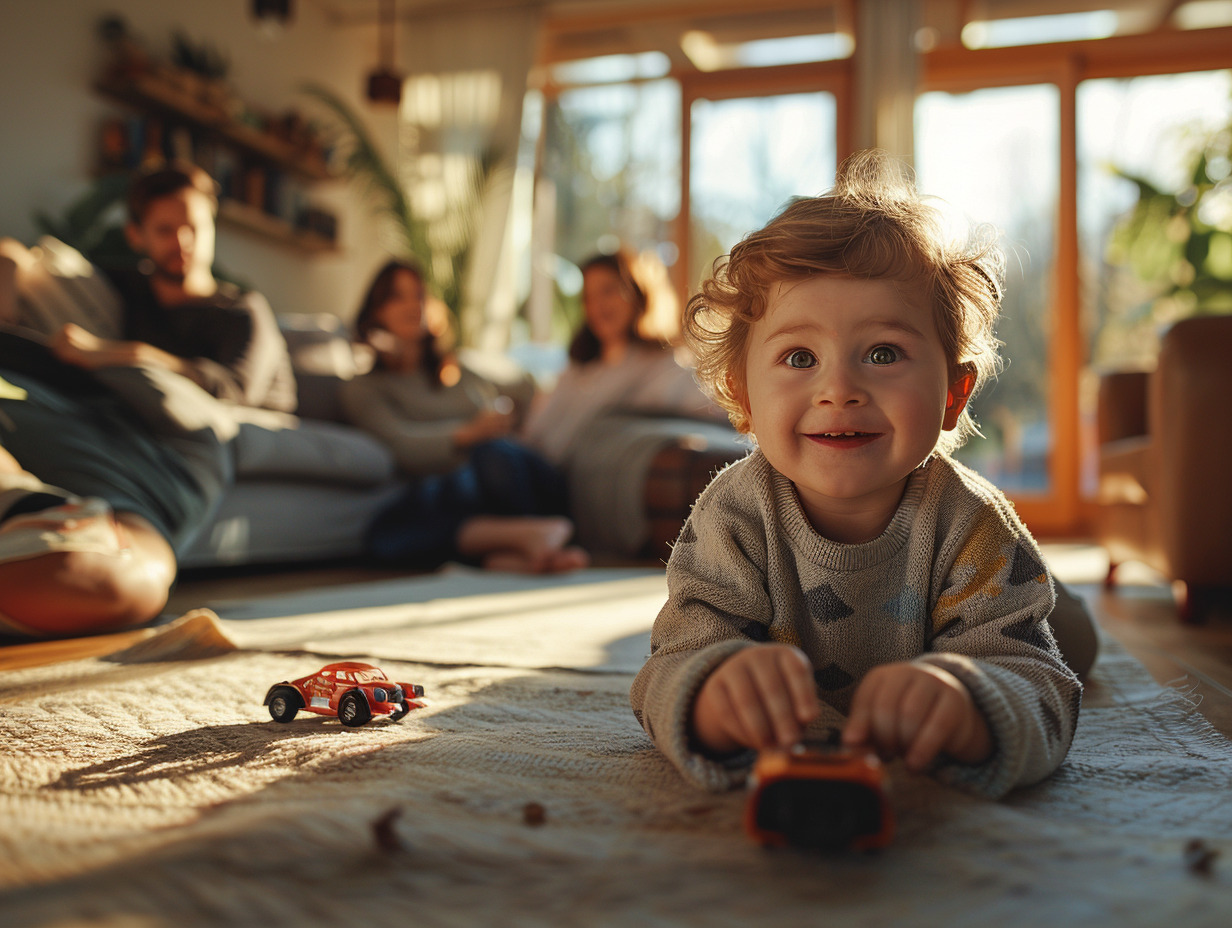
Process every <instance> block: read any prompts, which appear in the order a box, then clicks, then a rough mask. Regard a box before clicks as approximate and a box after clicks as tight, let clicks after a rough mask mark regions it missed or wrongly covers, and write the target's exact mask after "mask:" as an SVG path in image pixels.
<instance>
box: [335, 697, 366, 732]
mask: <svg viewBox="0 0 1232 928" xmlns="http://www.w3.org/2000/svg"><path fill="white" fill-rule="evenodd" d="M370 718H372V710H371V709H369V708H368V700H366V699H364V694H363V693H361V692H359V691H358V690H351V691H350V692H349V693H344V694H343V695H342V698H341V699H340V700H338V721H339V722H341V723H342V724H343V725H345V726H346V727H347V728H359V726H361V725H364V724H367V722H368V720H369V719H370Z"/></svg>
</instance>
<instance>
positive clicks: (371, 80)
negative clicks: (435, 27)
mask: <svg viewBox="0 0 1232 928" xmlns="http://www.w3.org/2000/svg"><path fill="white" fill-rule="evenodd" d="M380 2H381V20H380V23H379V25H378V27H377V33H378V36H379V39H380V46H381V48H380V52H381V61H380V64H379V65H378V66H377V69H376V70H375V71H373V72H372V73H371V74H369V75H368V99H369V100H371V101H372V102H373V103H389V104H392V105H394V106H397V105H398V104H399V103H401V102H402V75H401V74H399V73H398V72H397V71H395V70H394V38H395V33H394V26H395V22H396V20H397V13H396V10H395V8H394V0H380Z"/></svg>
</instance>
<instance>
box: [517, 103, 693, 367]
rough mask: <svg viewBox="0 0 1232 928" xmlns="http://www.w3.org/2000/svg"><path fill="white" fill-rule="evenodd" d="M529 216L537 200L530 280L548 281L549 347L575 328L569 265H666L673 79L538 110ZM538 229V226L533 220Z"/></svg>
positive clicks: (675, 122)
mask: <svg viewBox="0 0 1232 928" xmlns="http://www.w3.org/2000/svg"><path fill="white" fill-rule="evenodd" d="M545 118H546V126H545V132H544V156H543V166H542V171H541V174H540V177H541V179H542V181H543V183H542V184H541V185H540V189H539V190H537V191H536V201H537V205H536V209H537V210H538V209H540V208H541V207H540V205H539V204H540V203H541V202H542V201H543V200H544V197H545V196H546V197H547V199H548V202H549V203H553V204H554V206H549V207H548V209H547V210H546V212H547V214H548V215H547V222H546V228H544V227H542V226H541V228H540V231H539V232H538V233H537V234H539V235H541V239H540V241H541V243H542V244H540V245H537V246H536V258H535V261H536V272H537V273H540V274H543V275H546V276H548V277H549V278H551V279H552V280H553V281H554V284H553V285H552V287H551V289H552V290H553V291H554V295H553V296H552V297H551V299H552V301H553V305H552V308H551V311H550V313H551V317H552V321H551V326H552V329H553V340H554V341H557V342H559V343H561V344H564V343H565V342H566V341H567V340H568V338H569V336H570V335H571V334H572V332H573V331H574V329H575V328H576V326H577V325H578V323H579V322H580V320H581V312H582V311H581V303H580V291H581V286H582V279H581V274H580V273H579V272H578V269H577V265H579V264H580V263H581V262H583V261H585V260H586V259H587V258H588V257H590V256H591V255H593V254H595V253H596V252H600V251H602V252H613V251H615V250H616V248H617V247H619V246H623V247H625V248H627V249H628V250H630V251H632V252H634V253H639V254H646V255H648V256H654V257H657V258H658V260H659V263H661V264H663V265H669V266H670V265H672V264H674V263H675V261H676V257H677V248H676V245H675V242H674V240H673V227H672V224H673V222H674V220H675V218H676V216H677V214H678V213H679V212H680V85H679V84H678V83H677V82H676V81H674V80H660V81H650V82H647V83H631V84H613V85H608V86H599V87H584V88H578V89H575V90H569V91H566V92H563V93H562V94H561V95H560V96H559V98H557V99H556V100H554V101H552V102H551V103H549V104H548V106H547V111H546V117H545ZM537 222H538V220H537Z"/></svg>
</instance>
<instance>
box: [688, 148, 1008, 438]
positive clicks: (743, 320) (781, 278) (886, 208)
mask: <svg viewBox="0 0 1232 928" xmlns="http://www.w3.org/2000/svg"><path fill="white" fill-rule="evenodd" d="M1004 269H1005V257H1004V254H1003V253H1002V251H1001V249H1000V248H999V247H998V245H997V243H996V233H995V230H993V229H992V228H991V227H988V226H981V227H978V228H976V229H973V230H972V233H971V235H970V236H969V238H968V240H967V241H966V242H952V241H948V240H947V238H946V235H945V232H944V229H943V226H942V222H941V215H940V213H939V211H938V210H937V209H936V207H934V206H932V205H930V204H929V203H927V202H926V201H925V200H924V198H923V197H922V196H921V195H920V194H919V193H918V192H917V191H916V188H915V183H914V180H913V177H912V175H911V173H910V170H909V169H908V168H907V167H906V166H905V165H902V164H901V163H899V162H896V161H894V160H892V159H890V158H889V157H888V156H887V155H885V154H884V153H883V152H878V151H866V152H860V153H857V154H855V155H853V156H851V157H850V158H848V159H847V160H846V161H844V162H843V164H842V165H841V166H840V167H839V171H838V177H837V180H836V182H835V186H834V188H833V189H832V190H831V191H830V192H829V193H827V194H825V195H823V196H817V197H797V198H795V199H793V200H792V201H790V202H789V203H788V204H787V205H786V206H785V207H784V208H783V209H782V211H781V212H779V213H778V215H776V216H775V217H774V218H773V219H771V220H770V222H768V223H767V224H766V225H765V227H763V228H762V229H759V230H758V231H756V232H751V233H750V234H748V235H747V236H745V237H744V239H743V240H742V241H740V243H739V244H737V245H736V246H735V247H734V248H732V250H731V254H729V255H726V256H724V257H721V258H719V259H718V260H717V261H715V263H714V270H713V275H712V276H711V277H710V278H709V279H707V280H706V281H704V282H703V283H702V286H701V290H700V292H698V293H697V294H695V295H694V296H693V298H692V299H690V300H689V303H688V305H687V306H686V307H685V313H684V337H685V342H686V344H687V345H688V347H689V348H690V349H691V350H692V352H693V354H694V356H695V358H696V361H697V378H698V380H699V382H700V383H701V385H702V387H703V388H704V389H705V390H706V391H707V392H708V393H709V394H710V395H711V396H713V397H714V399H715V401H716V402H717V403H719V405H721V406H722V407H723V408H724V409H726V410H727V413H728V416H729V418H730V419H731V422H732V425H734V426H735V427H736V429H737V430H738V431H740V432H748V431H749V428H750V422H749V416H748V412H747V411H746V409H745V406H744V401H743V398H744V396H745V395H746V389H745V387H746V385H745V359H746V357H747V353H748V339H749V332H750V330H751V328H752V325H753V323H754V322H756V321H757V320H758V319H760V318H761V317H762V316H763V315H764V314H765V312H766V309H767V306H768V301H769V297H770V293H771V291H772V288H773V287H774V286H775V285H776V284H780V283H787V282H794V281H799V280H804V279H807V278H809V277H812V276H814V275H816V274H835V275H841V276H844V277H851V278H856V279H864V280H876V279H888V280H895V281H901V282H904V283H908V284H910V285H911V286H913V287H921V288H923V291H924V292H925V293H926V294H927V295H928V302H929V304H930V305H931V306H932V307H933V316H934V319H935V322H936V325H937V331H938V332H939V333H940V335H941V343H942V345H943V346H944V348H945V354H946V358H947V359H948V360H949V363H950V367H951V378H950V379H951V380H955V379H957V377H958V376H960V375H961V373H962V372H963V371H967V372H970V373H972V374H974V375H975V381H976V389H979V387H980V386H982V385H983V384H984V383H985V382H986V381H988V380H989V379H991V378H992V377H994V376H996V374H997V371H998V369H999V367H1000V363H1001V362H1000V357H999V356H998V353H997V349H998V347H999V346H1000V342H999V341H998V339H997V337H996V335H995V333H994V327H995V325H996V321H997V314H998V312H999V309H1000V305H1001V293H1002V286H1003V281H1004ZM976 433H978V430H977V429H976V427H975V422H974V420H973V419H972V418H971V415H970V413H969V412H968V411H967V410H964V411H963V414H962V417H961V418H960V420H959V423H958V426H957V428H955V429H954V430H953V431H952V432H942V434H941V437H940V439H939V440H938V443H937V447H938V448H940V449H941V450H943V451H947V452H948V451H953V450H954V449H955V448H957V447H959V446H960V445H961V444H962V443H963V442H964V441H965V440H966V439H967V438H968V437H969V436H970V435H971V434H976Z"/></svg>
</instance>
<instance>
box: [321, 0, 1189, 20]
mask: <svg viewBox="0 0 1232 928" xmlns="http://www.w3.org/2000/svg"><path fill="white" fill-rule="evenodd" d="M301 2H308V3H312V4H314V5H315V6H317V7H319V8H320V9H323V10H324V11H325V13H326V15H327V16H328V17H329V18H330V19H331V20H332V21H334V22H336V23H338V24H340V25H352V24H357V23H366V22H376V21H377V20H378V19H379V16H380V8H381V3H382V0H301ZM854 2H859V0H854ZM919 2H920V5H921V6H922V7H923V8H924V11H925V16H928V15H929V14H930V13H939V12H941V11H942V10H944V9H945V8H954V9H955V10H958V9H962V8H965V9H966V11H967V15H968V16H969V17H970V18H971V19H1005V18H1014V17H1021V16H1039V15H1049V14H1057V13H1075V12H1083V11H1090V10H1109V9H1112V10H1117V11H1119V12H1122V13H1127V14H1129V15H1131V16H1133V17H1141V18H1143V19H1144V20H1153V21H1155V22H1161V21H1163V20H1164V19H1166V18H1167V16H1168V15H1169V14H1170V13H1171V12H1172V10H1173V9H1175V8H1176V7H1178V6H1181V5H1182V0H919ZM394 3H395V9H396V11H397V16H398V18H399V19H415V18H417V17H423V16H435V15H440V14H457V13H461V12H476V13H482V12H487V11H492V10H502V9H517V8H523V7H531V6H539V7H543V8H544V9H546V10H549V11H551V12H552V13H556V14H561V15H567V16H573V15H577V16H588V15H597V14H602V13H609V12H610V13H620V12H622V11H623V12H626V13H629V12H634V11H645V12H646V13H647V14H648V15H654V16H656V17H657V16H662V15H663V14H664V13H671V12H672V11H680V12H681V13H688V12H692V13H697V12H700V11H707V10H708V11H711V12H713V11H717V10H723V9H725V10H727V11H736V10H741V11H747V12H752V10H753V9H763V10H764V9H765V8H766V7H775V6H780V5H784V6H794V7H800V6H801V5H803V4H801V3H799V2H795V3H792V2H788V3H775V2H774V0H769V2H762V3H756V4H755V3H751V2H749V0H709V2H702V0H394ZM808 5H809V6H812V7H814V8H817V7H834V6H841V5H845V3H844V0H814V2H812V3H809V4H808Z"/></svg>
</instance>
